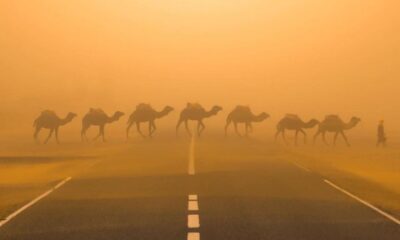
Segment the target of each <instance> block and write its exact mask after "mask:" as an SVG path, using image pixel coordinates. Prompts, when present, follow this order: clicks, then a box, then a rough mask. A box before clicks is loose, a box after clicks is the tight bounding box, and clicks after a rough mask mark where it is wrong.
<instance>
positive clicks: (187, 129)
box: [185, 120, 192, 136]
mask: <svg viewBox="0 0 400 240" xmlns="http://www.w3.org/2000/svg"><path fill="white" fill-rule="evenodd" d="M185 129H186V132H187V133H188V134H189V136H192V133H191V132H190V129H189V124H188V120H185Z"/></svg>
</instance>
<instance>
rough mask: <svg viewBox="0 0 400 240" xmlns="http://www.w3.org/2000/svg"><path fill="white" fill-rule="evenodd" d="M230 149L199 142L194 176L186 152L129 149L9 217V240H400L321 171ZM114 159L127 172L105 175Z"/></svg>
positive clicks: (399, 231)
mask: <svg viewBox="0 0 400 240" xmlns="http://www.w3.org/2000/svg"><path fill="white" fill-rule="evenodd" d="M225 147H226V149H225V150H221V151H215V149H209V147H208V146H207V145H206V144H202V143H199V146H198V148H199V149H198V150H197V152H196V158H195V159H196V160H195V166H196V174H195V175H188V173H187V165H188V157H187V151H188V150H187V149H182V150H181V151H182V152H181V153H178V154H177V157H176V161H175V160H173V159H174V157H173V155H174V154H175V153H177V152H179V150H178V148H177V149H175V150H173V151H171V150H168V151H165V152H162V153H161V154H156V153H154V154H153V155H144V156H142V157H143V158H142V159H141V158H140V156H139V157H138V156H137V155H135V157H133V156H134V155H133V154H134V152H129V151H128V152H125V153H121V154H120V155H116V157H115V158H114V160H113V161H112V162H111V161H109V160H108V161H104V162H103V163H100V164H98V165H96V166H94V167H93V168H92V169H91V170H90V171H88V172H83V173H82V175H81V176H74V177H73V179H72V180H71V181H69V182H68V183H66V184H65V185H64V186H62V187H61V188H59V189H57V190H56V191H54V192H53V193H51V194H50V195H49V196H47V197H46V198H44V199H42V200H41V201H39V202H38V203H36V204H35V205H33V206H32V207H30V208H28V209H27V210H26V211H24V212H22V213H21V214H20V215H18V216H17V217H15V218H14V219H12V220H11V221H10V222H8V223H7V224H5V225H4V226H3V227H1V228H0V239H2V240H3V239H12V240H19V239H26V240H36V239H38V240H47V239H51V240H54V239H58V240H64V239H86V240H90V239H141V240H147V239H149V240H150V239H151V240H157V239H160V240H161V239H163V240H176V239H187V234H188V232H198V233H199V234H200V236H201V239H207V240H220V239H241V240H243V239H274V240H280V239H318V240H320V239H325V240H327V239H335V240H338V239H352V240H354V239H379V240H385V239H388V240H389V239H390V240H394V239H400V226H399V225H397V224H395V223H394V222H392V221H390V220H388V219H387V218H385V217H384V216H382V215H380V214H378V213H377V212H375V211H373V210H372V209H370V208H368V207H366V206H364V205H362V204H360V203H359V202H357V201H355V200H354V199H352V198H350V197H348V196H346V195H345V194H343V193H341V192H340V191H338V190H336V189H334V188H332V187H331V186H330V185H328V184H327V183H326V182H324V179H323V178H321V176H320V175H318V173H314V172H308V171H306V170H304V169H302V168H300V167H298V166H296V165H294V164H292V163H290V162H288V161H284V160H282V159H281V158H280V157H279V154H277V153H276V152H273V153H270V154H269V153H268V150H265V149H264V150H259V151H258V150H255V148H254V149H251V151H250V150H249V151H248V152H243V151H240V149H239V150H238V149H237V148H235V147H234V146H233V147H232V148H230V147H229V146H228V147H227V146H225ZM188 148H189V147H188ZM228 149H229V150H228ZM132 151H134V150H132ZM235 151H240V152H235ZM227 152H229V154H226V153H227ZM130 154H132V155H130ZM221 154H223V155H221ZM163 156H164V157H163ZM166 156H168V157H166ZM133 158H134V159H135V161H138V162H141V164H142V165H140V167H137V168H140V169H137V168H136V167H133V165H132V159H133ZM171 159H172V160H171ZM158 165H160V167H158ZM111 166H112V168H113V170H114V171H115V172H118V169H124V171H123V172H124V174H121V175H118V174H100V173H105V172H107V170H108V169H111ZM116 166H118V167H116ZM130 169H132V173H131V174H130ZM139 170H140V171H139ZM138 173H140V174H138ZM190 194H196V195H197V196H198V205H199V210H198V211H195V214H198V216H199V218H200V227H199V228H194V229H189V228H188V214H190V213H191V212H189V211H188V195H190Z"/></svg>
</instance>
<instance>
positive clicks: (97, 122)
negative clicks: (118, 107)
mask: <svg viewBox="0 0 400 240" xmlns="http://www.w3.org/2000/svg"><path fill="white" fill-rule="evenodd" d="M123 115H124V113H123V112H120V111H117V112H115V113H114V115H113V116H111V117H109V116H108V115H107V114H106V113H105V112H104V111H103V110H102V109H94V108H91V109H90V110H89V112H88V113H87V114H86V115H85V116H84V117H83V119H82V131H81V138H82V141H88V138H87V136H86V131H87V130H88V129H89V127H90V126H92V125H93V126H99V134H98V135H97V136H96V137H95V138H94V140H97V139H98V138H99V137H102V138H103V142H105V137H104V127H105V125H106V124H108V123H112V122H115V121H118V120H119V119H120V118H121V117H122V116H123Z"/></svg>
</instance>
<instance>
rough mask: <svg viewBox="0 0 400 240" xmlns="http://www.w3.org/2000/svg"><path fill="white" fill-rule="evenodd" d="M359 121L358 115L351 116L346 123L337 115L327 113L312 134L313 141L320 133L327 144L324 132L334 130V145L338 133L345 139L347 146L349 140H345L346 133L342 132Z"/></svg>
mask: <svg viewBox="0 0 400 240" xmlns="http://www.w3.org/2000/svg"><path fill="white" fill-rule="evenodd" d="M360 121H361V119H360V118H358V117H352V118H351V119H350V121H349V122H348V123H345V122H343V121H342V119H340V117H339V116H337V115H328V116H326V117H325V119H324V120H323V121H322V122H321V123H320V124H319V128H318V131H317V133H316V134H315V135H314V143H315V141H316V139H317V137H318V136H319V135H320V134H322V140H323V142H324V143H325V144H326V145H329V144H328V143H327V141H326V138H325V134H326V132H334V133H335V137H334V140H333V144H334V145H336V140H337V137H338V135H339V134H340V135H342V137H343V139H344V140H345V142H346V144H347V146H350V144H349V141H348V140H347V137H346V135H345V134H344V131H345V130H349V129H352V128H354V127H355V126H357V124H358V123H359V122H360Z"/></svg>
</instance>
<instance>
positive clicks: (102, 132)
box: [100, 125, 106, 142]
mask: <svg viewBox="0 0 400 240" xmlns="http://www.w3.org/2000/svg"><path fill="white" fill-rule="evenodd" d="M100 134H101V137H102V139H103V142H106V138H105V134H104V125H101V126H100Z"/></svg>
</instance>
